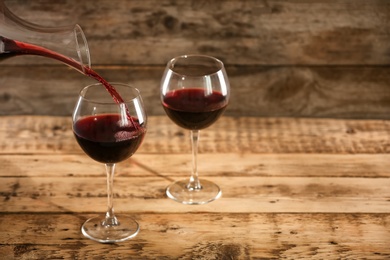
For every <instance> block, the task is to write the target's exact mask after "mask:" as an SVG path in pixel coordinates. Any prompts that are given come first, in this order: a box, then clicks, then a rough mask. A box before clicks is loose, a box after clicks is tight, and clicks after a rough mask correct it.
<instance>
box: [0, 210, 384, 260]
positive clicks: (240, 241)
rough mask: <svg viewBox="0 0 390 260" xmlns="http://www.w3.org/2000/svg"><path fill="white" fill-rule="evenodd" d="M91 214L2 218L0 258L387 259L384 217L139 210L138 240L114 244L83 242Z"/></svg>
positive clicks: (27, 215) (22, 215) (5, 216)
mask: <svg viewBox="0 0 390 260" xmlns="http://www.w3.org/2000/svg"><path fill="white" fill-rule="evenodd" d="M91 216H93V215H87V214H72V215H69V214H54V215H50V217H48V215H47V214H17V215H15V214H2V215H1V218H0V225H1V226H3V225H4V224H7V223H9V222H12V221H13V220H14V219H15V217H17V218H18V219H20V225H17V226H14V227H13V228H10V229H7V232H6V233H4V235H2V236H1V237H0V253H1V254H2V255H3V256H5V257H8V258H4V259H62V258H66V259H210V260H211V259H330V260H333V259H378V260H380V259H387V258H389V257H390V249H389V247H388V239H389V237H390V226H389V223H390V215H389V214H374V215H373V214H299V215H297V214H257V213H256V214H219V213H216V214H208V213H192V214H175V213H172V214H150V213H145V214H142V215H138V216H135V217H136V219H137V221H139V222H140V225H141V230H142V231H141V232H140V234H139V235H138V236H137V238H136V239H133V240H131V241H127V242H124V243H118V244H114V245H102V244H97V243H95V242H92V241H89V240H88V239H86V238H83V237H82V235H81V233H80V232H79V228H80V226H81V225H82V223H83V221H84V220H86V219H87V218H88V217H91ZM210 223H213V225H212V227H210ZM227 227H230V228H227ZM37 241H40V242H39V243H37ZM386 241H387V242H386ZM58 245H61V247H59V246H58ZM59 248H60V250H59Z"/></svg>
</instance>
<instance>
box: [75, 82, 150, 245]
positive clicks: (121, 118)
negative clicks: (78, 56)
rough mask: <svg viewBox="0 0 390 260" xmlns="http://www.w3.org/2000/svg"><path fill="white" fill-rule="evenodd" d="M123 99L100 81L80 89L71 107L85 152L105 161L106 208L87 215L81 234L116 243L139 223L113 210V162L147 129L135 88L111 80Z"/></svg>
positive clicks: (125, 154) (138, 142)
mask: <svg viewBox="0 0 390 260" xmlns="http://www.w3.org/2000/svg"><path fill="white" fill-rule="evenodd" d="M111 86H113V87H114V88H115V90H116V91H117V92H118V93H119V95H121V96H122V98H123V100H124V103H120V104H117V103H115V102H114V101H113V99H112V97H111V96H110V95H109V94H108V92H107V91H106V89H105V88H104V86H103V85H102V84H100V83H98V84H93V85H89V86H87V87H85V88H84V89H82V90H81V92H80V94H79V98H78V101H77V104H76V106H75V108H74V111H73V116H72V118H73V133H74V136H75V138H76V140H77V142H78V144H79V145H80V147H81V148H82V149H83V150H84V152H85V153H86V154H87V155H88V156H89V157H91V158H92V159H94V160H95V161H98V162H100V163H104V164H105V168H106V173H107V198H108V209H107V212H106V215H105V217H103V216H102V217H94V218H91V219H88V220H87V221H86V222H85V223H84V224H83V226H82V228H81V230H82V233H83V235H84V236H86V237H88V238H90V239H92V240H95V241H98V242H101V243H115V242H120V241H124V240H127V239H130V238H132V237H134V236H136V235H137V234H138V232H139V225H138V223H137V222H136V221H135V220H134V219H132V218H130V217H127V216H126V217H125V216H122V218H121V219H120V220H119V219H118V218H117V217H116V216H115V214H114V207H113V194H114V193H113V181H114V172H115V165H116V163H119V162H121V161H124V160H126V159H128V158H129V157H131V156H132V155H133V154H134V153H135V152H136V150H137V149H138V147H139V146H140V145H141V143H142V140H143V138H144V136H145V133H146V113H145V111H144V107H143V102H142V99H141V96H140V93H139V91H138V89H136V88H134V87H131V86H128V85H126V84H122V83H111Z"/></svg>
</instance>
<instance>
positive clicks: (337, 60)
mask: <svg viewBox="0 0 390 260" xmlns="http://www.w3.org/2000/svg"><path fill="white" fill-rule="evenodd" d="M5 2H6V4H7V5H8V6H9V8H10V9H11V10H12V11H13V12H15V13H16V14H17V15H19V16H21V17H22V18H24V19H27V20H29V21H33V22H36V23H38V24H43V25H47V26H58V25H61V24H62V25H64V24H69V23H79V24H80V25H81V26H82V27H83V29H84V31H85V34H86V35H87V39H88V41H89V45H90V48H91V53H92V60H93V64H100V65H101V64H106V65H109V64H144V65H151V64H154V65H161V64H163V63H165V62H166V61H168V60H169V59H170V58H172V57H174V56H177V55H181V54H186V53H204V54H209V55H213V56H217V57H219V58H221V59H222V60H223V61H224V62H226V63H228V64H239V65H248V64H250V65H260V64H261V65H270V64H272V65H280V64H315V65H319V64H326V65H329V64H332V65H334V64H339V65H341V64H342V65H346V64H349V65H355V64H365V65H368V64H371V65H379V64H382V65H388V64H389V50H390V45H389V44H388V43H389V41H390V31H389V10H390V5H389V2H388V1H387V0H375V1H370V3H366V2H365V1H358V2H356V1H351V0H337V1H336V0H333V1H325V0H316V1H294V0H293V1H291V0H281V1H257V0H247V1H237V0H228V1H226V0H217V1H198V0H191V1H187V0H180V1H170V0H142V1H140V0H138V1H126V0H116V1H111V0H97V1H93V2H91V1H77V0H65V1H60V2H56V3H53V2H50V1H49V2H47V1H28V2H26V1H22V0H14V1H12V0H6V1H5ZM10 62H11V63H19V64H23V63H24V62H22V63H20V62H21V61H20V60H14V61H10ZM40 62H42V63H47V62H48V61H47V60H44V59H42V60H41V61H40ZM34 63H35V61H34Z"/></svg>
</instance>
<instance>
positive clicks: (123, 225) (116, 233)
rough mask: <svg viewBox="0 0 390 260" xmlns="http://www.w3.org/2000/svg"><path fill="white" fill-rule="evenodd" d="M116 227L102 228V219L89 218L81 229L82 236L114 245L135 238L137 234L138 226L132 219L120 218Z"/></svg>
mask: <svg viewBox="0 0 390 260" xmlns="http://www.w3.org/2000/svg"><path fill="white" fill-rule="evenodd" d="M119 220H120V223H118V225H107V226H104V225H103V224H102V223H103V221H104V218H103V219H102V217H94V218H90V219H88V220H87V221H85V223H84V224H83V226H82V227H81V232H82V233H83V235H84V236H85V237H87V238H89V239H92V240H95V241H98V242H100V243H116V242H122V241H125V240H128V239H130V238H133V237H135V236H136V235H137V234H138V232H139V225H138V223H137V221H135V220H134V219H132V218H130V217H127V216H121V217H120V218H119Z"/></svg>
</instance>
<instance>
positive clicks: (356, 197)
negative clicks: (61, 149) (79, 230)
mask: <svg viewBox="0 0 390 260" xmlns="http://www.w3.org/2000/svg"><path fill="white" fill-rule="evenodd" d="M185 177H187V175H184V176H182V177H175V178H173V177H171V176H165V175H160V176H158V177H146V176H145V177H122V176H118V177H117V178H116V182H115V185H114V192H115V196H116V198H115V205H116V206H115V208H116V211H117V212H132V213H136V212H137V213H139V212H160V213H175V212H180V213H187V212H220V213H222V212H225V213H248V212H250V213H266V212H268V213H273V212H279V213H283V212H287V213H302V212H306V213H390V207H389V205H390V191H389V189H388V187H389V186H390V178H357V177H356V178H327V177H312V178H307V177H248V176H245V175H243V176H242V177H209V176H204V178H206V179H209V180H211V181H214V182H215V183H218V184H219V186H220V187H221V189H222V192H223V195H222V198H220V199H218V200H217V201H215V202H213V203H210V204H206V205H201V206H196V207H194V206H180V207H178V205H180V204H178V203H177V202H174V201H172V200H169V199H167V197H166V195H165V188H166V187H167V186H168V185H169V184H170V183H171V182H173V181H174V180H178V179H182V178H185ZM0 190H1V197H2V201H3V202H2V204H1V205H0V212H79V213H83V212H96V211H99V212H102V214H103V212H104V211H105V209H106V208H105V205H106V200H107V198H106V179H105V176H102V177H93V178H91V177H77V176H72V177H65V178H59V177H34V178H12V177H8V178H1V184H0ZM229 205H235V206H234V207H231V206H229Z"/></svg>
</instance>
